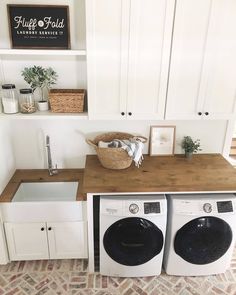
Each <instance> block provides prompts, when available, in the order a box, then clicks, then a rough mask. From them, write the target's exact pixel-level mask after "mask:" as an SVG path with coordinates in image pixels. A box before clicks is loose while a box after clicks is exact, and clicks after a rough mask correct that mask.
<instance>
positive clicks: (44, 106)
mask: <svg viewBox="0 0 236 295" xmlns="http://www.w3.org/2000/svg"><path fill="white" fill-rule="evenodd" d="M38 110H39V111H48V110H49V104H48V101H47V100H44V101H38Z"/></svg>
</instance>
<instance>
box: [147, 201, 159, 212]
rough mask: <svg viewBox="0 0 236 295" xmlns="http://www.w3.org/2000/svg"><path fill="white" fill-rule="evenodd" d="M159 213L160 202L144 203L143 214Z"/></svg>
mask: <svg viewBox="0 0 236 295" xmlns="http://www.w3.org/2000/svg"><path fill="white" fill-rule="evenodd" d="M150 213H161V207H160V202H148V203H144V214H150Z"/></svg>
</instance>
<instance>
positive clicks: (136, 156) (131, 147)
mask: <svg viewBox="0 0 236 295" xmlns="http://www.w3.org/2000/svg"><path fill="white" fill-rule="evenodd" d="M143 146H144V144H143V142H142V141H141V140H140V139H139V138H138V137H133V138H130V139H124V140H120V139H114V140H112V141H110V142H104V141H99V142H98V147H100V148H122V149H124V150H125V151H126V152H127V153H128V155H129V156H130V157H131V158H132V159H133V160H134V163H135V166H137V167H138V168H139V166H140V165H141V163H142V160H143Z"/></svg>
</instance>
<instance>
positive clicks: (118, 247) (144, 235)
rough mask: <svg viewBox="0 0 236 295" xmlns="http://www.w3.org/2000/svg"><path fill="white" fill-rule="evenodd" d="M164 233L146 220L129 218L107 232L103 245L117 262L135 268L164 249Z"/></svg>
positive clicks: (114, 225)
mask: <svg viewBox="0 0 236 295" xmlns="http://www.w3.org/2000/svg"><path fill="white" fill-rule="evenodd" d="M163 242H164V238H163V234H162V231H161V230H160V229H159V228H158V227H157V226H156V225H155V224H154V223H152V222H151V221H149V220H147V219H144V218H137V217H128V218H124V219H121V220H118V221H117V222H115V223H113V224H112V225H111V226H110V227H109V228H108V229H107V230H106V232H105V234H104V237H103V245H104V248H105V250H106V252H107V254H108V255H109V256H110V257H111V258H112V259H113V260H115V261H116V262H118V263H120V264H123V265H127V266H135V265H140V264H143V263H145V262H147V261H149V260H150V259H152V258H153V257H155V256H156V255H157V254H159V253H160V252H161V250H162V248H163Z"/></svg>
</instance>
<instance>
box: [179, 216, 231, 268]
mask: <svg viewBox="0 0 236 295" xmlns="http://www.w3.org/2000/svg"><path fill="white" fill-rule="evenodd" d="M231 242H232V230H231V228H230V226H229V225H228V223H226V222H225V221H224V220H222V219H220V218H217V217H209V216H207V217H201V218H196V219H193V220H191V221H190V222H188V223H186V224H185V225H184V226H183V227H181V228H180V229H179V230H178V231H177V233H176V236H175V240H174V249H175V252H176V253H177V254H178V255H179V256H180V257H182V258H183V259H184V260H185V261H187V262H190V263H193V264H208V263H211V262H214V261H216V260H217V259H219V258H220V257H221V256H223V255H224V254H225V253H226V252H227V250H228V249H229V247H230V245H231Z"/></svg>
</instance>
